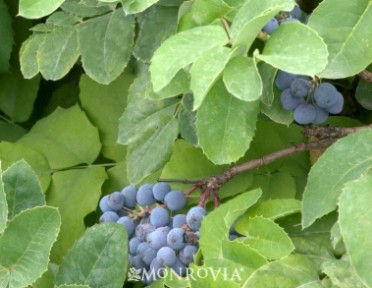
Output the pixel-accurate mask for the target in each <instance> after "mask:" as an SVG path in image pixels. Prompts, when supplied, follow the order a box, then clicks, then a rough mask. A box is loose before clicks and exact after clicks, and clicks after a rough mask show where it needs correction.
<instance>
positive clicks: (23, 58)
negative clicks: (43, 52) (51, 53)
mask: <svg viewBox="0 0 372 288" xmlns="http://www.w3.org/2000/svg"><path fill="white" fill-rule="evenodd" d="M46 35H47V34H45V33H40V34H39V33H34V34H32V35H31V36H30V37H29V38H28V39H27V40H26V41H24V42H23V43H22V46H21V50H20V52H19V62H20V65H21V71H22V74H23V77H24V78H26V79H31V78H33V77H34V76H35V75H36V74H37V73H39V63H38V61H37V54H38V51H39V48H40V46H41V43H43V42H44V39H45V37H46Z"/></svg>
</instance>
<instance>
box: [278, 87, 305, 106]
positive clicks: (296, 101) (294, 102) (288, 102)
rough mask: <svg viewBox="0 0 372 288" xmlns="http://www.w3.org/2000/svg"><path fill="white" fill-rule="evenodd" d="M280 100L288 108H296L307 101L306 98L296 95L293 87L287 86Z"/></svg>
mask: <svg viewBox="0 0 372 288" xmlns="http://www.w3.org/2000/svg"><path fill="white" fill-rule="evenodd" d="M280 102H281V103H282V106H283V108H284V109H286V110H294V109H295V108H296V107H297V106H298V105H300V104H301V103H305V99H304V98H300V97H294V96H293V95H292V93H291V89H289V88H287V89H284V90H283V91H282V93H281V94H280Z"/></svg>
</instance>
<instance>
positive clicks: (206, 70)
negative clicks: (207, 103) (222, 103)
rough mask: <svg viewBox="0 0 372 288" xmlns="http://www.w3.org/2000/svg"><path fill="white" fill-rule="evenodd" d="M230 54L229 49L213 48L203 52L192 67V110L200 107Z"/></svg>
mask: <svg viewBox="0 0 372 288" xmlns="http://www.w3.org/2000/svg"><path fill="white" fill-rule="evenodd" d="M231 54H232V52H231V49H229V48H226V47H215V48H212V49H210V50H207V51H205V52H204V53H203V54H202V55H201V56H200V57H199V58H198V59H197V60H196V61H195V63H194V65H192V67H191V70H190V74H191V82H190V88H191V90H192V91H193V92H194V93H193V95H194V110H196V109H198V108H199V107H200V105H201V104H202V102H203V100H204V98H205V97H206V96H207V94H208V92H209V90H210V89H211V87H213V85H214V84H215V82H216V81H217V79H218V78H219V77H220V75H221V74H222V71H223V69H224V68H225V66H226V64H227V62H228V61H229V59H230V56H231Z"/></svg>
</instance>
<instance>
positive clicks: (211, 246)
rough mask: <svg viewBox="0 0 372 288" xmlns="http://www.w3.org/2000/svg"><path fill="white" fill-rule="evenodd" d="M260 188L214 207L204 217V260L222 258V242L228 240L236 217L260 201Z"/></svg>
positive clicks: (200, 241)
mask: <svg viewBox="0 0 372 288" xmlns="http://www.w3.org/2000/svg"><path fill="white" fill-rule="evenodd" d="M260 196H261V191H260V190H259V189H256V190H253V191H250V192H246V193H243V194H241V195H239V196H236V197H235V198H233V199H232V200H230V201H228V202H226V203H224V204H222V205H221V206H220V207H218V208H217V209H214V210H213V211H212V212H210V213H209V214H208V216H207V217H205V218H204V219H203V222H202V226H201V228H200V235H201V238H200V240H199V245H200V248H201V250H202V252H203V257H204V260H205V261H207V260H208V259H216V258H220V257H221V255H222V242H223V240H227V237H228V234H229V229H230V227H231V225H232V224H233V223H234V221H235V220H236V218H238V216H240V215H241V214H242V213H243V212H244V211H245V210H247V209H248V208H249V207H250V206H252V205H253V204H254V203H256V202H257V201H258V199H259V198H260Z"/></svg>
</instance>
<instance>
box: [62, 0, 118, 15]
mask: <svg viewBox="0 0 372 288" xmlns="http://www.w3.org/2000/svg"><path fill="white" fill-rule="evenodd" d="M97 3H99V2H96V4H97ZM61 8H62V10H63V11H66V12H68V13H70V14H73V15H75V16H78V17H82V18H90V17H94V16H98V15H102V14H106V13H108V12H111V11H112V10H114V9H115V4H114V5H107V4H105V5H101V6H99V5H94V6H92V5H90V6H88V5H85V4H84V1H82V0H65V2H64V3H63V4H62V6H61Z"/></svg>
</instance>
